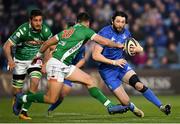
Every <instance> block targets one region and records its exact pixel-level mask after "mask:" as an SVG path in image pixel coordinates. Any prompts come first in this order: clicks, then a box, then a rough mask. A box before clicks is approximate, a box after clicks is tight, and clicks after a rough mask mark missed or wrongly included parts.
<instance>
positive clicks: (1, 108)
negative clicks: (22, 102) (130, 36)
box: [0, 96, 180, 123]
mask: <svg viewBox="0 0 180 124" xmlns="http://www.w3.org/2000/svg"><path fill="white" fill-rule="evenodd" d="M110 99H112V100H113V101H114V102H117V100H115V98H114V97H110ZM160 99H161V100H162V101H163V102H164V103H170V104H171V105H172V113H171V115H169V116H166V115H164V114H163V113H162V112H161V111H159V109H158V108H156V107H155V106H154V105H153V104H151V103H149V102H148V101H147V100H145V99H144V98H143V97H142V96H131V100H132V101H133V102H134V103H135V104H136V105H137V106H138V107H139V108H141V109H142V110H143V111H144V113H145V117H144V118H138V117H136V116H135V115H133V113H131V112H130V111H128V112H127V113H124V114H116V115H109V114H108V113H107V111H106V109H105V108H104V107H103V106H102V105H101V104H100V103H99V102H98V101H96V100H94V99H93V98H91V97H90V96H84V97H82V96H73V97H72V96H71V97H66V98H65V100H64V102H63V103H62V104H61V106H59V107H58V108H57V109H56V110H55V111H54V113H53V117H47V115H46V114H47V113H46V111H47V108H48V105H46V104H37V103H34V104H33V105H32V107H31V109H30V110H29V115H30V116H31V117H32V118H33V119H32V120H28V121H27V120H20V119H19V118H18V117H17V116H15V115H13V114H12V110H11V109H12V108H11V99H5V98H3V99H2V98H0V123H5V122H9V123H13V122H15V123H23V122H31V123H33V122H37V123H38V122H40V123H44V122H45V123H54V122H58V123H133V122H134V123H169V122H172V123H178V122H179V123H180V96H160Z"/></svg>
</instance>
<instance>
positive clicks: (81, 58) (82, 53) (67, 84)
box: [48, 46, 88, 115]
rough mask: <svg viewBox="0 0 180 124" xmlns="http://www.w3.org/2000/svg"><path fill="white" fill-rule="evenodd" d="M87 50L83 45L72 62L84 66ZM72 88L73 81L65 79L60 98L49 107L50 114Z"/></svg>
mask: <svg viewBox="0 0 180 124" xmlns="http://www.w3.org/2000/svg"><path fill="white" fill-rule="evenodd" d="M87 55H88V54H87V52H86V46H82V47H81V48H80V50H79V53H78V54H77V55H76V57H75V59H74V60H73V62H72V64H73V65H76V67H78V68H81V67H83V66H84V64H85V62H86V59H87ZM71 89H72V82H71V81H69V80H64V85H63V88H62V91H61V93H60V96H59V99H58V100H57V101H56V102H55V103H54V104H51V105H50V106H49V108H48V115H50V113H51V112H52V111H53V110H54V109H56V108H57V107H58V106H59V105H60V104H61V103H62V101H63V100H64V97H65V96H67V95H68V94H69V93H70V91H71Z"/></svg>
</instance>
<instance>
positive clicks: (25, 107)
mask: <svg viewBox="0 0 180 124" xmlns="http://www.w3.org/2000/svg"><path fill="white" fill-rule="evenodd" d="M32 94H34V93H33V92H31V91H27V93H26V95H32ZM31 105H32V102H27V103H25V104H24V106H23V108H22V110H23V111H28V109H29V108H30V107H31Z"/></svg>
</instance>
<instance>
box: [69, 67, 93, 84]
mask: <svg viewBox="0 0 180 124" xmlns="http://www.w3.org/2000/svg"><path fill="white" fill-rule="evenodd" d="M66 79H67V80H71V81H76V82H78V83H81V84H85V85H86V86H90V87H91V86H95V83H94V79H93V78H92V77H91V76H90V75H88V74H87V73H85V72H84V71H82V70H81V69H79V68H75V69H74V71H73V72H72V73H71V74H70V75H69V76H68V77H66Z"/></svg>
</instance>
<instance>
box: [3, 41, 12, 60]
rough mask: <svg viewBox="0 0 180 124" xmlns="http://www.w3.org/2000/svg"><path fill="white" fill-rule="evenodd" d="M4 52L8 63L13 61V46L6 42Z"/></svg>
mask: <svg viewBox="0 0 180 124" xmlns="http://www.w3.org/2000/svg"><path fill="white" fill-rule="evenodd" d="M3 51H4V53H5V56H6V58H7V60H8V61H13V58H12V55H11V46H10V45H9V44H8V43H7V42H6V43H5V44H4V46H3Z"/></svg>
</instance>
